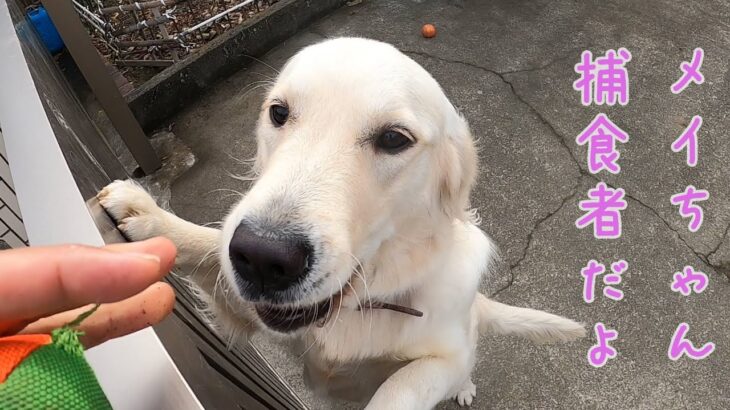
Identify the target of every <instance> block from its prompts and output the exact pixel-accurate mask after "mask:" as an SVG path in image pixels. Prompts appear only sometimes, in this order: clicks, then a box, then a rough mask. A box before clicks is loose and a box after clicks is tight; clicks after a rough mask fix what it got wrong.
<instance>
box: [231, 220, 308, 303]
mask: <svg viewBox="0 0 730 410" xmlns="http://www.w3.org/2000/svg"><path fill="white" fill-rule="evenodd" d="M228 253H229V257H230V260H231V264H232V265H233V269H234V275H235V277H236V282H237V284H238V286H239V287H240V288H241V291H242V292H243V293H244V294H245V295H246V297H248V298H250V299H251V301H253V302H255V301H259V300H263V301H269V302H278V301H279V300H280V299H281V293H282V292H285V291H287V290H289V289H291V288H292V287H294V286H296V285H297V284H298V283H299V282H301V281H302V279H303V278H304V277H305V276H306V275H307V273H309V270H310V267H311V265H312V263H313V260H312V259H313V251H312V246H311V245H310V243H309V242H308V241H306V240H304V239H302V238H301V237H299V236H297V235H275V234H271V235H270V234H262V233H260V231H258V230H256V229H255V228H254V226H253V225H252V224H251V223H250V222H247V221H244V222H241V224H240V225H238V227H237V228H236V230H235V232H234V233H233V237H232V238H231V242H230V244H229V246H228Z"/></svg>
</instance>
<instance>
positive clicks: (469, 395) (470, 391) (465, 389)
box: [453, 380, 477, 406]
mask: <svg viewBox="0 0 730 410" xmlns="http://www.w3.org/2000/svg"><path fill="white" fill-rule="evenodd" d="M476 396H477V386H476V385H475V384H474V383H472V381H471V380H467V381H466V382H464V384H463V385H462V386H461V388H460V389H459V391H458V392H457V393H456V394H455V395H454V397H453V399H454V400H456V402H457V403H459V406H471V403H472V402H473V401H474V398H475V397H476Z"/></svg>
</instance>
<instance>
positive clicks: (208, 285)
mask: <svg viewBox="0 0 730 410" xmlns="http://www.w3.org/2000/svg"><path fill="white" fill-rule="evenodd" d="M256 137H257V142H258V150H257V155H256V158H255V164H254V170H255V173H256V179H255V183H254V184H253V186H252V187H251V189H250V190H249V191H248V193H247V194H246V195H245V196H244V197H243V199H242V200H241V201H240V202H239V203H238V204H237V205H236V206H235V207H234V208H233V209H232V210H231V212H230V213H229V215H228V216H227V217H226V219H225V221H224V224H223V228H222V229H221V230H218V229H213V228H207V227H201V226H197V225H194V224H192V223H190V222H187V221H184V220H182V219H180V218H178V217H176V216H174V215H172V214H171V213H168V212H166V211H164V210H162V209H160V208H159V207H158V206H157V205H156V204H155V202H154V200H153V199H152V198H151V197H150V196H149V195H148V194H147V193H146V192H145V191H144V190H143V189H142V188H140V187H139V186H138V185H136V184H135V183H133V182H129V181H126V182H125V181H117V182H114V183H112V184H110V185H109V186H107V187H106V188H105V189H103V190H102V191H101V192H100V194H99V200H100V202H101V204H102V205H103V206H104V207H105V209H106V210H107V211H108V212H109V213H110V214H111V215H112V217H114V218H115V219H116V221H118V223H119V228H120V229H121V230H122V231H123V232H124V233H125V234H126V235H127V236H128V237H129V238H130V239H132V240H142V239H146V238H149V237H152V236H157V235H163V236H166V237H168V238H170V239H171V240H172V241H173V242H175V243H176V244H177V246H178V249H179V257H178V260H177V263H178V265H179V267H180V269H181V270H182V271H183V272H184V274H187V275H188V277H189V278H190V280H191V281H192V282H193V283H194V285H195V287H196V288H197V290H198V293H199V295H200V297H201V298H202V299H203V300H204V301H205V302H206V303H207V304H208V306H209V309H210V310H211V312H212V314H213V316H214V317H215V319H214V324H215V325H216V327H217V329H218V330H219V331H220V332H222V333H223V334H225V335H227V336H230V335H236V336H239V337H240V340H246V338H247V336H248V335H250V334H251V332H253V331H255V330H257V329H268V330H269V331H273V332H277V333H284V334H292V335H295V336H299V337H301V338H303V339H304V341H305V343H306V345H307V346H309V348H308V350H307V354H308V355H310V356H311V357H315V358H316V362H317V363H316V364H317V365H319V366H322V363H346V362H358V361H363V360H366V359H384V360H394V361H399V362H401V363H402V364H403V365H402V366H400V367H399V368H398V369H397V370H395V371H394V372H393V373H392V374H390V375H389V377H387V379H385V381H384V382H383V383H382V384H380V385H379V387H377V390H376V391H375V393H374V395H372V397H371V398H370V401H369V403H368V407H367V408H371V409H398V410H405V409H419V410H420V409H426V408H432V407H434V406H435V405H436V404H437V403H438V402H440V401H441V400H444V399H446V398H449V397H453V398H455V399H456V400H457V401H458V402H459V403H460V404H461V405H469V404H471V402H472V399H473V397H474V396H475V394H476V389H475V386H474V384H473V383H472V382H471V377H470V373H471V371H472V368H473V365H474V360H475V357H474V355H475V351H476V344H477V339H478V336H479V334H480V333H484V332H487V331H494V332H498V333H503V334H517V335H522V336H526V337H528V338H530V339H533V340H535V341H538V342H548V341H556V340H559V341H567V340H571V339H574V338H577V337H581V336H583V335H584V334H585V330H584V328H583V326H582V325H581V324H579V323H576V322H574V321H572V320H569V319H565V318H562V317H559V316H555V315H552V314H549V313H545V312H541V311H537V310H532V309H524V308H516V307H511V306H507V305H504V304H500V303H498V302H495V301H491V300H489V299H487V298H486V297H485V296H484V295H482V294H481V293H479V291H478V288H479V284H480V281H481V280H482V276H483V274H484V273H485V272H486V271H487V270H488V269H489V267H490V263H491V261H492V259H493V258H494V257H495V253H496V251H495V246H494V245H493V243H492V242H491V241H490V239H489V238H488V237H487V235H485V234H484V232H482V231H481V230H480V229H479V228H478V227H477V224H476V223H475V218H474V215H475V214H474V213H473V212H472V211H471V210H470V208H469V193H470V190H471V188H472V185H473V183H474V179H475V174H476V170H477V155H476V151H475V147H474V143H473V140H472V136H471V133H470V131H469V127H468V124H467V122H466V120H465V119H464V118H463V117H462V116H461V115H460V114H459V113H458V112H457V110H456V109H455V108H454V106H453V105H452V104H451V103H450V102H449V100H448V99H447V97H446V96H445V95H444V93H443V91H442V90H441V87H440V86H439V84H438V83H437V82H436V81H435V80H434V79H433V77H431V75H429V74H428V72H426V71H425V70H424V69H423V68H422V67H421V66H420V65H418V64H417V63H416V62H414V61H413V60H411V59H410V58H408V57H407V56H405V55H404V54H402V53H401V52H399V51H398V50H397V49H395V48H394V47H392V46H390V45H387V44H384V43H381V42H377V41H373V40H367V39H360V38H339V39H333V40H328V41H324V42H322V43H319V44H316V45H312V46H309V47H307V48H305V49H303V50H302V51H300V52H299V53H298V54H296V55H295V56H294V57H292V58H291V60H290V61H289V62H288V63H287V64H286V65H285V67H284V68H283V69H282V71H281V73H280V74H279V76H278V78H277V80H276V82H275V84H274V85H273V86H272V87H271V89H270V90H269V92H268V97H267V98H266V100H265V102H264V103H263V106H262V109H261V114H260V118H259V120H258V125H257V130H256ZM485 149H488V147H485ZM210 254H218V255H219V257H218V258H209V257H208V255H210Z"/></svg>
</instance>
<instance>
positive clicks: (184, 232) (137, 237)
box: [97, 181, 257, 343]
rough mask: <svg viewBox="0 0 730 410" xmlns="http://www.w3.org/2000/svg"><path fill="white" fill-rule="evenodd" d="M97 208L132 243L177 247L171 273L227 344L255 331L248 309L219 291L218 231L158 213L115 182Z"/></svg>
mask: <svg viewBox="0 0 730 410" xmlns="http://www.w3.org/2000/svg"><path fill="white" fill-rule="evenodd" d="M97 197H98V198H99V203H100V204H101V206H103V207H104V209H106V210H107V212H109V214H110V215H111V216H112V217H113V218H114V219H115V221H116V222H117V224H118V226H119V229H120V230H121V231H122V232H123V233H124V234H125V235H126V236H127V238H129V239H131V240H133V241H141V240H144V239H149V238H152V237H155V236H164V237H166V238H168V239H170V240H171V241H172V242H173V243H174V244H175V246H176V247H177V258H176V259H175V266H176V270H177V271H178V272H179V273H180V275H181V276H183V277H186V278H187V279H189V280H191V281H192V282H193V284H195V293H196V296H198V298H199V299H201V300H202V301H203V302H204V303H205V304H206V306H207V307H206V309H207V310H208V311H209V312H210V313H211V314H212V316H213V317H214V318H215V320H214V321H213V323H211V325H212V326H213V327H214V328H215V329H216V330H217V331H218V332H219V333H220V334H221V336H222V337H224V338H225V339H226V340H228V341H229V342H230V343H234V342H238V341H245V340H246V339H247V338H248V336H249V335H250V334H251V333H253V332H254V331H255V330H256V327H257V324H256V323H257V322H256V320H255V319H253V318H254V317H255V314H254V313H253V308H252V307H251V306H249V305H248V304H246V303H245V302H243V301H240V300H237V299H230V300H229V299H228V298H226V294H225V293H226V292H227V291H228V289H226V288H220V284H219V271H220V263H219V261H218V247H219V246H220V234H221V232H220V230H218V229H214V228H207V227H203V226H199V225H195V224H194V223H191V222H188V221H186V220H184V219H181V218H179V217H177V216H175V215H173V214H171V213H170V212H167V211H165V210H163V209H162V208H160V207H158V206H157V204H156V203H155V200H154V199H152V197H151V196H150V195H149V194H148V193H147V191H145V190H144V189H143V188H142V187H141V186H139V185H138V184H136V183H135V182H133V181H114V182H112V183H111V184H109V185H107V186H106V187H105V188H104V189H102V190H101V192H99V194H98V195H97Z"/></svg>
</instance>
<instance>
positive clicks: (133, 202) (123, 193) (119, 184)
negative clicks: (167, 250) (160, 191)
mask: <svg viewBox="0 0 730 410" xmlns="http://www.w3.org/2000/svg"><path fill="white" fill-rule="evenodd" d="M96 197H97V199H98V200H99V203H100V204H101V206H102V207H103V208H104V209H105V210H106V211H107V212H108V213H109V215H111V217H112V218H114V220H115V222H116V223H117V224H118V225H117V227H118V228H119V230H120V231H122V232H124V233H125V234H126V235H127V236H128V237H129V239H132V240H143V239H148V238H149V237H152V236H156V235H159V234H160V233H159V232H157V231H159V227H160V225H161V220H162V218H163V215H164V213H163V211H162V210H161V209H160V208H159V207H158V206H157V203H155V200H154V199H152V197H151V196H150V194H148V193H147V191H145V190H144V188H142V187H141V186H139V185H138V184H136V183H135V182H133V181H114V182H112V183H111V184H109V185H107V186H106V187H104V188H103V189H102V190H101V191H100V192H99V194H98V195H97V196H96Z"/></svg>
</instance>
